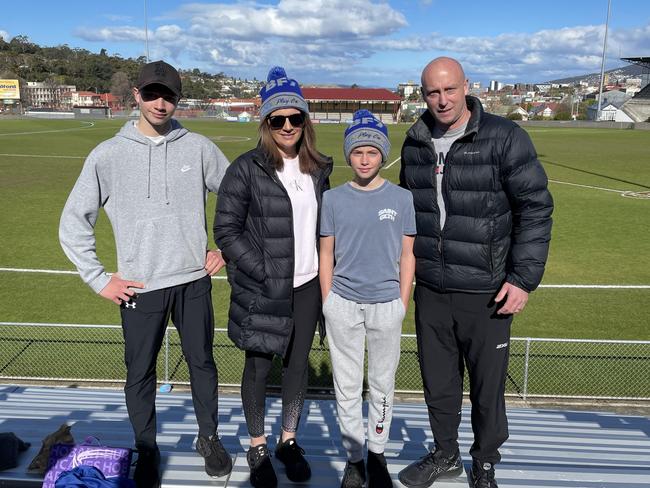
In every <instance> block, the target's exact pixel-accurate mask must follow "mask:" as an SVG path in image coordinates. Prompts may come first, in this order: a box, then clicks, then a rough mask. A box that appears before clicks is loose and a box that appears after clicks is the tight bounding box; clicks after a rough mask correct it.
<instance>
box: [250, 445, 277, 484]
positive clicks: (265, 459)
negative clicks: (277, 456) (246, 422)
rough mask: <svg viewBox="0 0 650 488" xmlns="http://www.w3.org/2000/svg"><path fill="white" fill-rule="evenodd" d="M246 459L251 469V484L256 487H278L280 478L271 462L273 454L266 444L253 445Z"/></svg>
mask: <svg viewBox="0 0 650 488" xmlns="http://www.w3.org/2000/svg"><path fill="white" fill-rule="evenodd" d="M246 461H248V467H249V468H250V470H251V485H253V486H254V487H255V488H276V486H278V478H277V476H275V470H274V469H273V465H272V464H271V455H270V454H269V449H268V447H266V444H261V445H259V446H254V447H253V446H251V447H250V449H249V450H248V452H247V453H246Z"/></svg>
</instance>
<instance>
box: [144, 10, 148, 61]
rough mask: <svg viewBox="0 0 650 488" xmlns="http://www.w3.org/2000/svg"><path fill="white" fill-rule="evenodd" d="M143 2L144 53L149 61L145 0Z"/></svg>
mask: <svg viewBox="0 0 650 488" xmlns="http://www.w3.org/2000/svg"><path fill="white" fill-rule="evenodd" d="M143 3H144V55H145V58H146V59H147V63H148V62H149V29H148V28H147V0H143Z"/></svg>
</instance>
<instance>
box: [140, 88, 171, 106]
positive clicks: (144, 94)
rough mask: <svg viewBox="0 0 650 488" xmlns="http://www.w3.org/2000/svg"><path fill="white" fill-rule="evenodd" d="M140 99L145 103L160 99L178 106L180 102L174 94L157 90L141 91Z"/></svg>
mask: <svg viewBox="0 0 650 488" xmlns="http://www.w3.org/2000/svg"><path fill="white" fill-rule="evenodd" d="M140 97H141V98H142V101H143V102H153V101H154V100H158V99H159V98H162V99H163V100H164V101H166V102H169V103H173V104H176V102H178V97H177V96H176V95H174V94H173V93H172V92H167V91H163V92H160V91H157V90H147V89H144V90H140Z"/></svg>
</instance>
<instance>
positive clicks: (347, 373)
mask: <svg viewBox="0 0 650 488" xmlns="http://www.w3.org/2000/svg"><path fill="white" fill-rule="evenodd" d="M323 315H324V316H325V323H326V326H327V341H328V343H329V348H330V358H331V360H332V372H333V376H334V392H335V393H336V408H337V411H338V416H339V426H340V428H341V435H342V441H343V447H344V448H345V450H346V451H347V455H348V459H349V460H350V461H352V462H357V461H360V460H361V459H363V447H364V444H365V432H364V428H363V414H362V410H361V407H362V393H363V359H364V353H365V351H364V340H367V341H368V389H369V392H370V398H369V404H368V449H369V450H370V451H372V452H375V453H378V454H379V453H383V452H384V446H385V445H386V442H387V441H388V433H389V431H390V422H391V419H392V417H393V415H392V412H393V394H394V391H395V371H396V370H397V364H398V362H399V354H400V334H401V331H402V320H403V319H404V315H405V311H404V305H403V304H402V300H401V299H400V298H397V299H396V300H393V301H392V302H386V303H373V304H363V303H356V302H353V301H350V300H346V299H345V298H343V297H341V296H339V295H337V294H336V293H334V292H330V294H329V295H328V296H327V299H326V300H325V303H324V305H323Z"/></svg>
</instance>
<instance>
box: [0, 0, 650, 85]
mask: <svg viewBox="0 0 650 488" xmlns="http://www.w3.org/2000/svg"><path fill="white" fill-rule="evenodd" d="M461 4H462V5H463V6H462V7H461V6H460V5H461ZM144 5H145V0H129V1H126V0H109V1H105V2H88V1H83V2H82V1H66V2H53V1H50V0H48V1H31V2H20V1H14V2H5V4H4V5H3V12H2V16H1V17H0V35H1V36H2V37H3V38H5V40H8V39H10V38H11V37H13V36H16V35H25V36H28V37H29V38H30V39H31V40H32V41H33V42H36V43H38V44H40V45H47V46H53V45H58V44H68V45H69V46H70V47H79V48H84V49H88V50H90V51H93V52H99V50H100V49H101V48H105V49H107V51H108V52H109V53H110V54H120V55H121V56H123V57H137V56H141V55H144V54H145V42H144V39H145V35H144V32H145V30H144ZM146 7H147V19H148V37H149V55H150V58H151V59H158V58H163V59H165V60H167V61H169V62H170V63H172V64H174V65H175V66H177V67H180V68H184V69H188V68H199V69H201V70H202V71H206V72H210V73H216V72H220V71H223V72H225V73H226V74H228V75H232V76H239V77H242V78H244V77H247V78H252V77H256V78H258V79H263V78H265V77H266V73H267V72H268V69H269V68H270V67H271V66H273V65H282V66H284V67H285V68H286V70H287V72H288V74H289V76H291V77H293V78H296V79H297V80H298V81H300V82H301V83H302V84H308V83H320V84H326V83H335V84H345V85H349V84H352V83H357V84H359V85H364V86H384V87H389V88H394V87H395V86H396V85H397V83H399V82H404V81H408V80H414V81H417V80H418V79H419V76H420V72H421V70H422V68H423V67H424V65H425V64H426V63H427V62H428V61H430V60H431V59H433V58H435V57H437V56H442V55H446V56H452V57H455V58H457V59H458V60H460V61H461V63H462V64H463V66H464V67H465V71H466V74H467V76H468V77H469V78H470V80H472V81H482V82H486V81H488V80H490V79H496V80H499V81H502V82H515V81H521V82H541V81H546V80H550V79H555V78H561V77H566V76H573V75H578V74H583V73H592V72H598V71H599V70H600V60H601V55H602V49H603V36H604V28H605V18H606V15H607V0H562V1H558V0H547V1H545V2H524V1H521V0H518V1H510V0H492V1H482V2H475V1H471V0H470V1H464V2H460V1H453V0H445V1H439V0H400V1H398V0H390V1H375V0H279V1H278V0H276V1H270V0H257V1H238V0H221V1H201V0H197V1H192V2H189V1H181V0H174V1H172V0H146ZM642 55H645V56H650V2H649V1H647V0H612V12H611V18H610V23H609V36H608V49H607V62H606V67H607V68H612V67H617V66H621V65H622V64H624V63H622V62H621V61H620V60H619V58H620V57H631V56H642Z"/></svg>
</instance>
